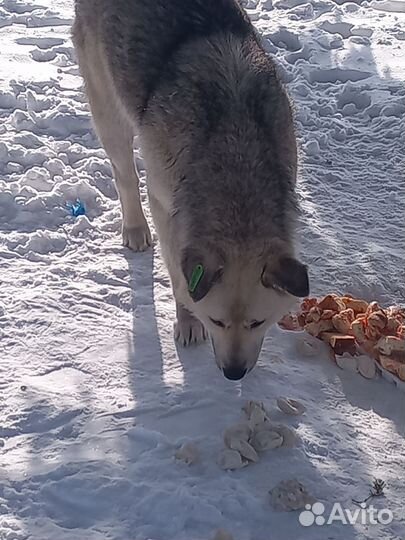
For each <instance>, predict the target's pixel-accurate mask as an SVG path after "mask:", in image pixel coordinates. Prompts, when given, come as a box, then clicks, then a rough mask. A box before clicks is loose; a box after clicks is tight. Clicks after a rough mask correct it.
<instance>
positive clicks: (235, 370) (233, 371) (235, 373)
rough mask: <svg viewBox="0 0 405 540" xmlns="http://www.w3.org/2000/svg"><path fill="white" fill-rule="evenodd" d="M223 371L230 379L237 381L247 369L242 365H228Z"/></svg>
mask: <svg viewBox="0 0 405 540" xmlns="http://www.w3.org/2000/svg"><path fill="white" fill-rule="evenodd" d="M223 372H224V375H225V377H226V378H227V379H229V380H230V381H239V380H240V379H242V378H243V377H244V376H245V375H246V373H247V369H246V368H245V367H243V366H229V367H226V368H224V369H223Z"/></svg>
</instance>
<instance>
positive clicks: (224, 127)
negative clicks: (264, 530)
mask: <svg viewBox="0 0 405 540" xmlns="http://www.w3.org/2000/svg"><path fill="white" fill-rule="evenodd" d="M73 39H74V44H75V47H76V51H77V55H78V60H79V65H80V69H81V72H82V74H83V77H84V79H85V83H86V89H87V94H88V97H89V101H90V106H91V110H92V113H93V118H94V121H95V125H96V128H97V131H98V133H99V136H100V139H101V141H102V143H103V145H104V147H105V149H106V152H107V154H108V155H109V157H110V159H111V162H112V166H113V171H114V176H115V179H116V181H117V186H118V190H119V193H120V199H121V204H122V209H123V236H124V243H125V244H126V245H128V246H129V247H131V248H132V249H135V250H142V249H145V248H146V247H147V246H148V245H149V244H150V233H149V229H148V226H147V224H146V220H145V218H144V215H143V212H142V208H141V204H140V200H139V192H138V178H137V175H136V171H135V169H134V165H133V157H132V137H133V135H134V133H137V134H138V135H139V139H140V143H141V149H142V152H143V156H144V159H145V164H146V170H147V184H148V192H149V200H150V206H151V211H152V215H153V219H154V223H155V225H156V229H157V232H158V235H159V239H160V242H161V246H162V253H163V256H164V258H165V261H166V264H167V267H168V270H169V273H170V277H171V280H172V285H173V291H174V295H175V298H176V302H177V312H178V320H177V324H176V329H175V335H176V337H177V338H178V339H179V340H180V341H181V342H183V343H185V344H187V343H189V342H193V341H198V340H200V339H203V338H204V337H205V335H206V330H208V332H209V334H210V336H211V338H212V342H213V346H214V351H215V355H216V360H217V363H218V365H219V366H220V367H221V369H223V370H224V373H225V374H226V375H227V376H228V375H229V376H230V378H240V376H242V375H243V374H244V372H245V371H246V370H249V369H251V368H252V367H253V366H254V364H255V363H256V360H257V357H258V355H259V352H260V348H261V343H262V340H263V337H264V334H265V331H266V329H267V328H268V326H269V325H270V324H273V323H274V322H276V321H277V319H278V318H279V317H280V316H281V315H283V313H284V312H285V311H287V310H288V309H289V307H290V306H291V304H292V301H293V296H294V295H295V296H299V295H305V294H306V293H307V289H308V278H307V274H306V270H305V268H304V267H303V265H301V264H300V263H298V261H296V260H295V259H294V247H293V244H294V231H295V227H296V215H297V205H296V197H295V180H296V169H297V152H296V140H295V134H294V128H293V120H292V114H291V108H290V103H289V100H288V98H287V95H286V93H285V91H284V89H283V86H282V84H281V82H280V80H279V78H278V76H277V73H276V70H275V66H274V64H273V61H272V60H271V58H270V57H269V56H268V55H267V54H266V53H265V52H264V51H263V49H262V48H261V46H260V39H259V37H258V35H257V34H256V32H255V30H254V28H253V26H252V25H251V24H250V22H249V20H248V18H247V16H246V14H245V13H244V11H243V10H242V9H241V7H240V6H239V4H238V3H237V2H236V1H235V0H188V2H186V3H185V2H184V1H182V0H148V1H144V0H114V2H112V1H110V0H76V21H75V24H74V29H73ZM196 264H202V265H203V267H204V276H203V278H202V280H201V283H200V284H199V286H198V288H197V290H196V291H195V292H193V293H190V292H189V290H188V281H189V279H190V274H191V273H192V271H193V268H194V267H195V265H196ZM213 321H215V322H213ZM255 321H257V322H261V321H264V322H263V323H262V324H261V325H258V326H256V325H255V324H254V323H255ZM252 326H253V328H251V327H252ZM204 327H205V328H204ZM205 329H206V330H205Z"/></svg>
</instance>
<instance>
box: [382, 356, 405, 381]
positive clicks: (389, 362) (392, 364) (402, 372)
mask: <svg viewBox="0 0 405 540" xmlns="http://www.w3.org/2000/svg"><path fill="white" fill-rule="evenodd" d="M379 361H380V364H381V366H382V367H383V368H384V369H386V370H387V371H389V372H390V373H393V374H394V375H396V376H397V377H398V378H399V379H401V381H405V364H402V363H401V362H398V360H395V359H394V358H391V357H390V356H384V355H383V354H380V357H379Z"/></svg>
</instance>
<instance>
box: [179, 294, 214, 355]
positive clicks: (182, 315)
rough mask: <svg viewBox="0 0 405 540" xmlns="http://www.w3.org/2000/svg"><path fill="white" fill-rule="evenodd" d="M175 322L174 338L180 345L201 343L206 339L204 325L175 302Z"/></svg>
mask: <svg viewBox="0 0 405 540" xmlns="http://www.w3.org/2000/svg"><path fill="white" fill-rule="evenodd" d="M176 316H177V320H176V322H175V323H174V338H175V340H176V341H178V342H179V343H180V345H183V346H187V345H192V344H198V343H202V342H203V341H205V340H206V339H207V336H208V334H207V331H206V329H205V328H204V325H203V324H202V323H201V322H200V321H199V320H198V319H197V318H196V317H194V315H193V314H192V313H190V311H188V309H186V308H185V307H184V306H182V305H181V304H179V302H177V301H176Z"/></svg>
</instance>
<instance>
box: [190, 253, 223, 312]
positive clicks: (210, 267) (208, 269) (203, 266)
mask: <svg viewBox="0 0 405 540" xmlns="http://www.w3.org/2000/svg"><path fill="white" fill-rule="evenodd" d="M181 268H182V270H183V274H184V277H185V279H186V281H187V286H188V292H189V294H190V296H191V298H192V299H193V300H194V302H198V301H199V300H201V299H202V298H204V296H205V295H206V294H207V293H208V292H209V290H210V289H211V287H212V286H213V285H214V283H216V282H217V281H219V280H220V279H221V276H222V272H223V265H222V264H221V260H220V257H219V255H218V254H217V253H216V252H215V251H214V250H212V251H211V250H203V249H198V248H194V247H188V248H186V249H185V250H184V251H183V256H182V261H181Z"/></svg>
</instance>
